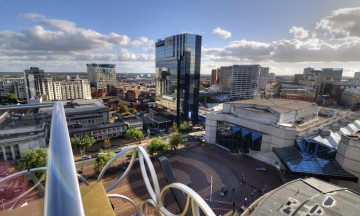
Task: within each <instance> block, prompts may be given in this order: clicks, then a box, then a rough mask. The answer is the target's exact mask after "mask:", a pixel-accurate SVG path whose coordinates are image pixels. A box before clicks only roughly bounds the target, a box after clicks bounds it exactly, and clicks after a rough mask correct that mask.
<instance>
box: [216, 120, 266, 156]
mask: <svg viewBox="0 0 360 216" xmlns="http://www.w3.org/2000/svg"><path fill="white" fill-rule="evenodd" d="M261 140H262V134H261V133H259V132H257V131H253V130H250V129H247V128H245V127H240V126H238V125H235V124H231V123H228V122H224V121H218V122H217V126H216V143H217V144H219V145H221V146H223V147H225V148H227V149H229V150H230V152H231V153H240V152H241V153H249V151H250V149H251V150H253V151H260V150H261Z"/></svg>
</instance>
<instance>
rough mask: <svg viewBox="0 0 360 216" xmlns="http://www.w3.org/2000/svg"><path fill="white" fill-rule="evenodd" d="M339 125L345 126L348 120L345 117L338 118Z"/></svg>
mask: <svg viewBox="0 0 360 216" xmlns="http://www.w3.org/2000/svg"><path fill="white" fill-rule="evenodd" d="M339 124H340V127H345V126H346V125H348V124H349V122H348V121H347V120H346V119H341V120H339Z"/></svg>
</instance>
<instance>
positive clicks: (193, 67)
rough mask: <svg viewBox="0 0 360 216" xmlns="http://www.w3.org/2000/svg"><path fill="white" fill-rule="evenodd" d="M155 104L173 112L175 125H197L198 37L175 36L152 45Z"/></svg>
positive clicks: (199, 54) (191, 35) (198, 85)
mask: <svg viewBox="0 0 360 216" xmlns="http://www.w3.org/2000/svg"><path fill="white" fill-rule="evenodd" d="M155 55H156V58H155V61H156V63H155V70H156V93H157V94H156V95H157V101H158V102H160V104H161V103H162V105H163V106H164V107H167V108H168V109H170V110H171V111H174V112H176V116H177V123H178V124H179V123H180V122H182V121H186V120H189V119H191V120H192V122H193V123H197V121H198V109H199V89H200V64H201V36H200V35H194V34H188V33H185V34H179V35H174V36H171V37H167V38H165V40H158V41H157V42H156V44H155Z"/></svg>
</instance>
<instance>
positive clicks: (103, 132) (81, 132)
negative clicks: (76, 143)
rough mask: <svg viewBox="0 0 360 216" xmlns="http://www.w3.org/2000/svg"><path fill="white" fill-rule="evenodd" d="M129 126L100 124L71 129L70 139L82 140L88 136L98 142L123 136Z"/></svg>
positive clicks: (118, 123) (115, 123) (124, 124)
mask: <svg viewBox="0 0 360 216" xmlns="http://www.w3.org/2000/svg"><path fill="white" fill-rule="evenodd" d="M127 128H128V126H127V124H126V123H124V122H114V123H111V124H100V125H94V126H90V127H85V128H69V133H70V137H74V138H75V139H82V138H83V137H86V136H89V137H90V136H91V137H94V138H95V139H96V140H97V141H100V140H105V139H108V138H113V137H118V136H120V135H122V134H123V133H124V132H125V131H126V130H127Z"/></svg>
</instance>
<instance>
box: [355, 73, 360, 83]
mask: <svg viewBox="0 0 360 216" xmlns="http://www.w3.org/2000/svg"><path fill="white" fill-rule="evenodd" d="M354 81H355V82H357V83H359V82H360V72H355V73H354Z"/></svg>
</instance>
